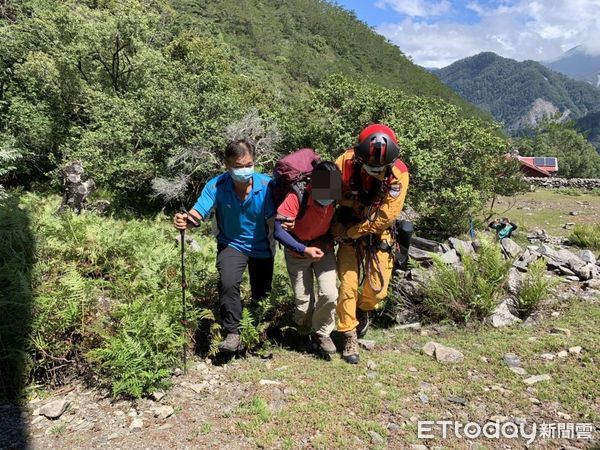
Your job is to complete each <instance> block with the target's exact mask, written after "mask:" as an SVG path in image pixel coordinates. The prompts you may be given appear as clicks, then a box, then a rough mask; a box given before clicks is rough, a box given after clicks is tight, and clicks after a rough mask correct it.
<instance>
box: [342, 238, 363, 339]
mask: <svg viewBox="0 0 600 450" xmlns="http://www.w3.org/2000/svg"><path fill="white" fill-rule="evenodd" d="M337 260H338V261H337V264H338V277H339V279H340V289H339V296H338V302H337V316H338V331H339V332H340V333H344V332H346V331H350V330H353V329H355V328H356V326H357V325H358V320H356V304H357V301H358V265H357V263H356V250H355V249H354V247H353V246H352V245H349V244H340V246H339V248H338V253H337Z"/></svg>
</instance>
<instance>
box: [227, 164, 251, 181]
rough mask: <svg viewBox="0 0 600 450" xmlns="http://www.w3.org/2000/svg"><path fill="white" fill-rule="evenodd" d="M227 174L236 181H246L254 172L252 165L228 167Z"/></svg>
mask: <svg viewBox="0 0 600 450" xmlns="http://www.w3.org/2000/svg"><path fill="white" fill-rule="evenodd" d="M229 174H230V175H231V178H233V180H234V181H237V182H238V183H247V182H248V181H250V178H252V175H253V174H254V166H250V167H240V168H236V169H229Z"/></svg>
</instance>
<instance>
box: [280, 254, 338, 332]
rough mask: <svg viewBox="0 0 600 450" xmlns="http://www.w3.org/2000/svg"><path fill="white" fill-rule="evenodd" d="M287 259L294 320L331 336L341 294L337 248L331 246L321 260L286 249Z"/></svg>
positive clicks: (300, 324) (298, 323)
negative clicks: (338, 298) (314, 259)
mask: <svg viewBox="0 0 600 450" xmlns="http://www.w3.org/2000/svg"><path fill="white" fill-rule="evenodd" d="M285 262H286V265H287V269H288V273H289V275H290V281H291V283H292V289H293V290H294V297H295V303H296V308H295V310H294V322H296V324H297V325H299V326H307V327H308V326H310V327H312V330H313V331H314V332H315V333H317V334H319V335H322V336H329V334H330V333H331V332H332V331H333V329H334V327H335V307H336V303H337V297H338V290H337V285H336V283H337V275H336V261H335V252H334V251H333V250H329V251H327V252H326V253H325V255H324V256H323V258H321V259H320V260H319V261H313V260H312V259H310V258H300V257H298V256H295V254H294V253H293V252H291V251H290V250H288V249H286V250H285ZM315 278H316V280H317V293H316V295H315V291H314V279H315Z"/></svg>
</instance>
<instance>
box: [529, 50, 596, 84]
mask: <svg viewBox="0 0 600 450" xmlns="http://www.w3.org/2000/svg"><path fill="white" fill-rule="evenodd" d="M541 63H542V64H543V65H544V66H546V67H548V68H549V69H552V70H555V71H556V72H560V73H562V74H564V75H567V76H568V77H571V78H573V79H575V80H579V81H585V82H587V83H589V84H591V85H592V86H594V87H596V88H600V54H599V55H593V54H591V53H589V52H588V51H587V50H586V49H585V47H584V46H583V45H578V46H577V47H573V48H572V49H570V50H568V51H566V52H565V53H563V54H562V55H561V56H559V57H558V58H556V59H554V60H552V61H541Z"/></svg>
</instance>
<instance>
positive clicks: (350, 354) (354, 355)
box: [342, 329, 359, 364]
mask: <svg viewBox="0 0 600 450" xmlns="http://www.w3.org/2000/svg"><path fill="white" fill-rule="evenodd" d="M342 336H344V351H343V352H342V357H343V358H344V361H346V362H347V363H348V364H358V361H359V357H358V336H357V335H356V329H354V330H351V331H346V332H345V333H342Z"/></svg>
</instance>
